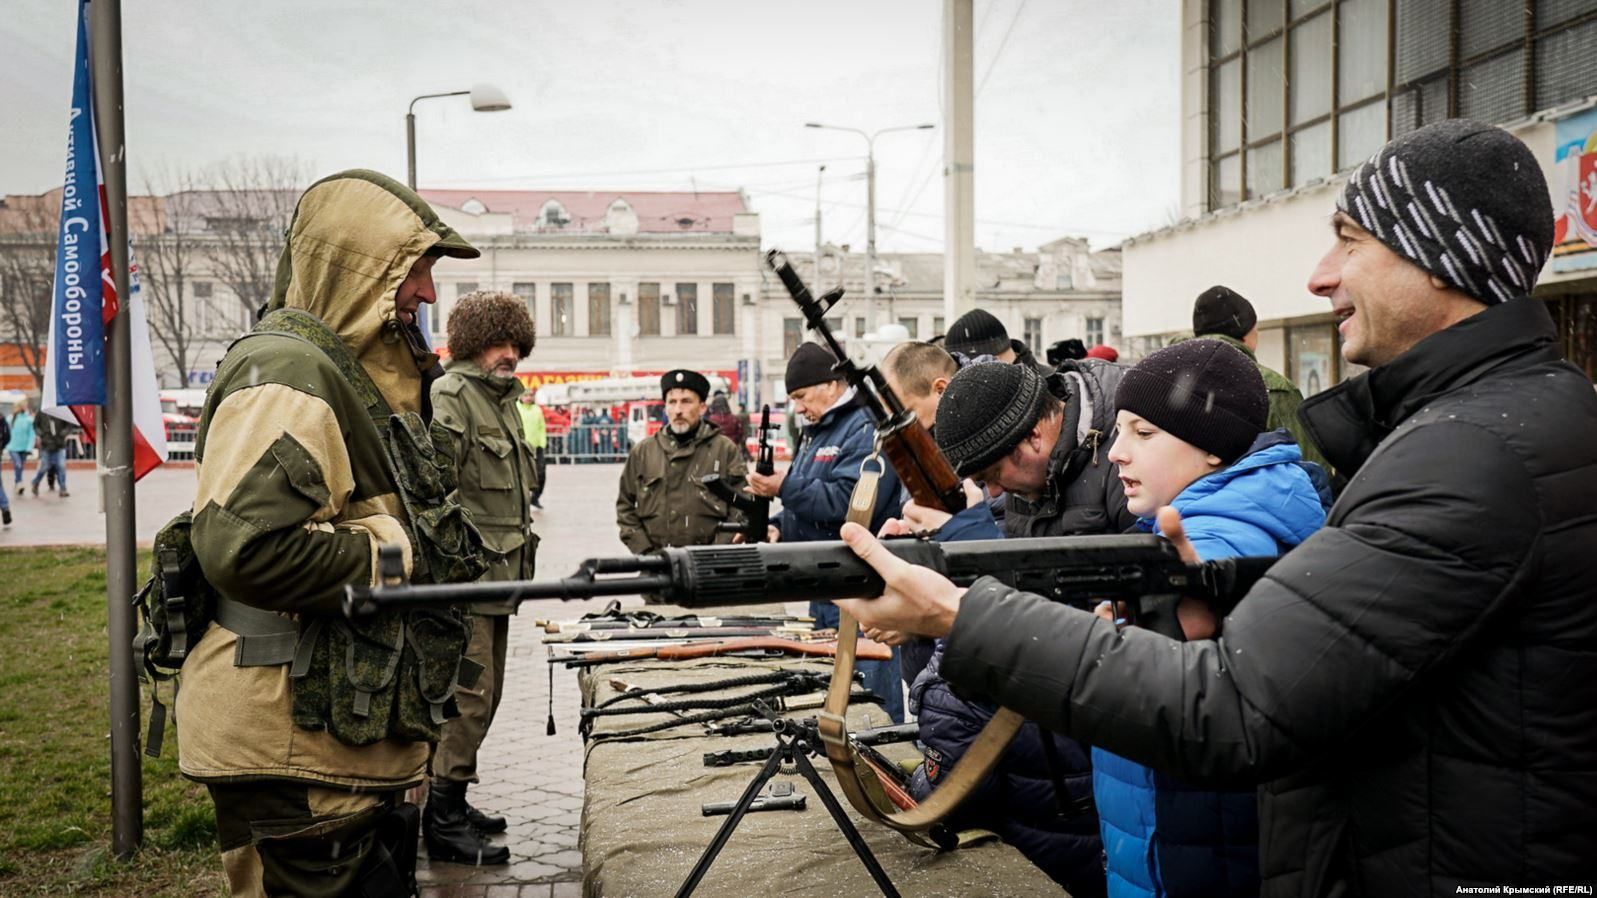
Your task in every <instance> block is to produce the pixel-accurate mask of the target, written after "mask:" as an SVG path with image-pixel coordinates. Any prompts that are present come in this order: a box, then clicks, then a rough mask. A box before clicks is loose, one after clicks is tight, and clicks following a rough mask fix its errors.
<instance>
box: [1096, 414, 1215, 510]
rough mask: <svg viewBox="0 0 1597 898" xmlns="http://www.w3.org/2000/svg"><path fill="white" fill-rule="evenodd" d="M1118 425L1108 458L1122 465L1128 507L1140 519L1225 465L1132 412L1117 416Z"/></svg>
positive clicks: (1122, 477) (1122, 478) (1121, 474)
mask: <svg viewBox="0 0 1597 898" xmlns="http://www.w3.org/2000/svg"><path fill="white" fill-rule="evenodd" d="M1115 425H1116V428H1115V429H1116V431H1117V432H1118V436H1116V437H1115V442H1114V445H1113V446H1111V447H1109V460H1110V461H1112V462H1114V463H1115V464H1117V465H1119V466H1120V484H1121V486H1122V487H1123V488H1124V489H1125V491H1126V508H1127V509H1129V510H1130V511H1131V513H1132V514H1134V515H1136V516H1137V517H1139V518H1151V517H1153V516H1154V514H1155V513H1156V512H1158V511H1159V509H1160V508H1163V507H1164V506H1166V505H1169V504H1170V503H1171V502H1172V501H1174V500H1175V498H1176V496H1179V495H1180V494H1181V491H1182V490H1184V489H1186V488H1187V487H1188V486H1190V485H1191V484H1192V482H1193V481H1195V480H1197V479H1198V478H1199V477H1202V476H1203V475H1205V474H1208V473H1210V472H1212V471H1216V470H1219V469H1220V468H1222V467H1224V465H1223V464H1222V463H1221V461H1220V459H1219V457H1218V456H1215V455H1210V454H1209V453H1207V452H1204V451H1203V450H1202V449H1199V448H1198V447H1197V446H1194V445H1192V444H1191V443H1189V442H1187V441H1186V440H1183V439H1181V438H1180V437H1177V436H1173V435H1171V434H1168V433H1166V432H1164V431H1163V430H1160V429H1159V428H1157V427H1155V426H1154V425H1152V424H1150V423H1148V422H1147V421H1146V420H1144V419H1142V418H1139V417H1137V416H1136V415H1134V414H1132V413H1131V412H1127V411H1122V412H1120V413H1119V414H1118V415H1116V416H1115Z"/></svg>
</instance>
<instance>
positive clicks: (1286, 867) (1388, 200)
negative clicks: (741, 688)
mask: <svg viewBox="0 0 1597 898" xmlns="http://www.w3.org/2000/svg"><path fill="white" fill-rule="evenodd" d="M1338 208H1339V211H1338V212H1337V214H1336V216H1335V217H1334V219H1333V225H1334V227H1335V230H1336V242H1335V243H1334V244H1333V246H1332V248H1331V250H1330V252H1328V253H1327V254H1326V256H1325V258H1324V259H1322V260H1321V262H1320V265H1319V266H1318V268H1316V269H1315V272H1314V274H1313V276H1312V278H1311V279H1310V282H1309V287H1310V289H1311V290H1313V291H1314V292H1315V293H1317V294H1319V295H1321V296H1324V297H1326V298H1327V299H1329V300H1330V301H1331V306H1332V310H1333V311H1334V312H1335V314H1336V315H1337V317H1338V318H1339V319H1340V320H1341V324H1340V325H1339V327H1340V330H1341V333H1342V336H1343V353H1344V355H1345V356H1346V357H1347V359H1348V360H1349V361H1352V362H1357V363H1360V364H1364V365H1369V366H1371V367H1372V369H1373V370H1371V371H1369V372H1368V373H1366V374H1363V375H1361V376H1359V377H1355V378H1353V379H1351V380H1349V381H1347V382H1346V383H1343V384H1341V385H1339V386H1337V387H1335V388H1333V389H1331V390H1327V391H1325V392H1323V393H1321V394H1319V395H1317V396H1315V397H1313V398H1312V399H1310V400H1308V401H1307V402H1305V403H1304V406H1303V410H1302V415H1301V417H1302V418H1303V420H1304V423H1305V424H1306V425H1307V426H1308V427H1309V429H1310V431H1311V433H1312V434H1313V436H1314V438H1315V440H1316V441H1317V442H1318V443H1319V445H1320V446H1321V448H1322V449H1323V450H1324V451H1325V454H1326V456H1327V457H1328V458H1329V459H1330V461H1331V463H1332V464H1334V465H1336V467H1337V468H1338V469H1339V470H1341V471H1344V472H1346V473H1348V474H1349V475H1351V476H1352V480H1351V482H1350V483H1349V484H1348V487H1347V490H1346V491H1345V492H1344V493H1343V495H1342V496H1341V498H1340V500H1339V501H1338V502H1337V505H1336V506H1335V508H1333V509H1332V512H1331V516H1330V519H1329V520H1328V521H1327V524H1326V527H1325V528H1324V529H1323V530H1321V531H1320V532H1318V533H1316V534H1315V535H1314V536H1311V537H1310V538H1309V539H1308V540H1306V541H1305V542H1304V543H1303V544H1302V545H1301V546H1299V547H1298V548H1297V549H1295V550H1294V551H1292V552H1291V553H1289V554H1287V555H1286V556H1284V557H1283V558H1282V559H1281V560H1280V561H1279V562H1278V563H1277V564H1276V565H1275V566H1274V567H1273V568H1271V570H1270V572H1269V574H1268V575H1266V577H1265V578H1264V579H1263V580H1262V581H1260V582H1259V583H1258V584H1257V585H1256V586H1255V587H1254V588H1253V590H1252V591H1251V592H1250V593H1249V594H1248V595H1247V597H1246V598H1244V599H1243V600H1242V602H1241V604H1239V605H1238V606H1237V607H1236V609H1235V610H1234V611H1233V612H1232V614H1231V615H1230V616H1229V617H1228V618H1226V620H1225V622H1224V627H1223V630H1222V633H1221V635H1220V637H1219V638H1218V639H1216V640H1212V641H1201V642H1192V643H1184V644H1182V643H1175V642H1172V641H1171V640H1169V639H1166V638H1164V637H1162V636H1159V635H1157V634H1154V633H1150V632H1147V631H1145V630H1139V629H1127V630H1125V631H1124V632H1117V631H1116V629H1115V626H1114V624H1113V623H1111V622H1109V621H1105V620H1101V619H1098V618H1096V617H1094V616H1093V615H1090V614H1087V613H1085V612H1082V611H1077V610H1074V609H1071V608H1068V607H1064V606H1061V605H1055V604H1051V603H1049V602H1046V601H1044V600H1043V599H1041V598H1039V597H1037V596H1034V595H1028V594H1024V593H1020V592H1017V591H1015V590H1012V589H1009V588H1007V587H1005V586H1003V585H1002V584H1000V583H998V582H997V581H995V580H991V579H987V580H981V581H978V582H977V583H976V584H975V585H974V586H972V587H971V589H970V590H969V600H968V601H962V599H963V598H965V596H964V594H963V593H964V591H962V590H960V589H958V588H956V587H954V586H953V585H952V584H950V583H948V581H946V580H943V579H942V578H941V577H940V576H938V575H937V574H935V573H933V572H931V571H929V570H925V569H922V568H914V567H909V566H907V565H904V564H902V563H901V562H900V563H896V564H895V563H894V562H895V561H896V559H892V558H890V557H886V553H884V552H882V551H880V550H879V546H878V545H877V544H876V543H875V542H874V540H873V539H872V538H871V537H870V536H869V534H867V533H864V532H863V531H862V530H860V529H859V528H846V529H845V532H844V534H843V536H844V538H845V539H847V540H849V541H850V543H851V544H852V545H854V547H855V549H856V551H858V552H860V553H861V554H862V556H864V557H866V558H867V559H868V560H870V561H871V562H872V563H873V564H874V565H876V566H877V568H878V570H880V571H882V573H883V574H884V577H885V578H886V580H887V582H888V587H889V589H888V594H887V595H886V596H885V597H884V599H883V600H880V601H876V602H871V601H858V600H854V601H846V602H841V603H839V604H842V605H844V606H845V607H847V608H848V609H849V610H850V611H852V612H853V613H854V614H855V615H856V616H857V617H859V618H860V619H861V620H862V621H865V622H866V623H867V625H870V626H882V627H889V628H893V629H899V630H908V631H913V632H920V633H926V634H929V635H944V634H946V635H947V636H948V644H947V647H946V657H945V661H944V665H943V674H944V676H946V677H947V678H948V679H949V681H950V682H952V683H953V684H954V685H955V686H956V687H959V688H960V689H962V690H964V691H966V692H967V693H968V694H973V695H981V696H985V697H989V698H992V699H994V700H996V701H998V702H1000V703H1002V704H1004V705H1007V706H1009V707H1011V708H1014V709H1015V710H1016V711H1018V712H1020V713H1021V714H1023V715H1025V716H1026V717H1028V718H1030V719H1032V720H1036V721H1038V722H1039V723H1041V724H1043V725H1044V726H1047V727H1050V728H1053V729H1056V730H1059V731H1060V732H1064V733H1067V734H1069V735H1071V736H1074V737H1076V738H1078V739H1081V740H1082V741H1085V742H1089V743H1091V744H1094V745H1098V746H1102V747H1103V748H1105V749H1108V750H1110V751H1113V752H1115V753H1117V754H1120V755H1123V756H1125V757H1129V758H1132V759H1135V760H1137V761H1141V762H1143V763H1146V764H1150V765H1153V766H1155V767H1157V768H1158V769H1160V770H1163V771H1166V772H1168V773H1172V774H1176V775H1178V776H1182V777H1186V778H1191V779H1228V778H1229V779H1231V780H1233V781H1234V780H1235V779H1237V778H1244V779H1252V780H1254V781H1257V782H1259V783H1260V784H1261V787H1260V791H1259V799H1260V818H1261V819H1260V831H1261V835H1262V840H1261V844H1260V855H1261V857H1260V868H1261V873H1262V875H1263V878H1264V885H1263V889H1262V894H1264V895H1267V896H1278V895H1279V896H1284V895H1300V896H1319V895H1378V896H1385V895H1453V894H1457V893H1458V892H1460V891H1461V890H1467V889H1469V888H1470V887H1494V886H1505V885H1510V884H1512V885H1521V886H1551V885H1559V884H1577V883H1579V884H1588V885H1589V884H1591V883H1592V881H1593V875H1594V874H1593V870H1594V869H1597V868H1594V864H1597V813H1594V811H1593V808H1597V603H1594V602H1593V599H1592V597H1593V595H1594V594H1597V593H1594V586H1593V584H1594V583H1597V551H1594V547H1597V511H1594V509H1597V397H1594V395H1593V393H1592V387H1591V383H1590V381H1588V380H1587V379H1586V378H1585V377H1584V376H1583V375H1582V374H1581V372H1580V371H1579V370H1577V369H1576V368H1575V367H1574V366H1572V365H1570V364H1568V363H1567V362H1565V361H1563V360H1562V358H1561V355H1560V352H1559V348H1558V340H1557V334H1556V332H1555V330H1554V327H1553V323H1552V321H1551V319H1550V317H1549V316H1548V314H1547V311H1546V309H1545V308H1544V307H1543V305H1542V303H1541V302H1540V301H1538V300H1536V299H1534V298H1532V297H1530V296H1529V292H1530V290H1531V288H1532V287H1533V286H1534V284H1535V279H1536V276H1537V273H1538V272H1539V271H1540V270H1541V268H1542V266H1543V264H1544V263H1545V262H1546V260H1547V257H1548V253H1549V252H1550V250H1551V246H1552V213H1551V209H1550V206H1549V203H1548V193H1547V185H1546V183H1545V181H1544V180H1543V177H1542V174H1541V169H1540V167H1539V165H1538V164H1537V161H1536V159H1535V157H1534V156H1533V155H1532V154H1531V153H1530V151H1529V150H1528V149H1527V148H1526V147H1525V146H1524V144H1522V143H1520V142H1519V141H1518V140H1517V139H1515V138H1514V137H1512V136H1511V135H1509V134H1508V133H1507V132H1504V131H1502V130H1499V129H1497V128H1492V127H1489V126H1484V125H1478V124H1475V123H1472V122H1466V121H1457V120H1454V121H1447V122H1442V123H1439V124H1436V125H1431V126H1428V127H1426V128H1422V129H1420V130H1418V131H1415V132H1412V133H1410V134H1408V135H1405V136H1403V137H1401V138H1398V139H1397V140H1394V141H1392V142H1391V143H1390V144H1388V145H1387V146H1386V147H1385V148H1383V149H1382V151H1381V152H1380V153H1379V154H1377V156H1376V157H1375V158H1374V159H1372V160H1371V161H1370V162H1368V163H1366V164H1365V165H1364V166H1363V167H1361V168H1360V169H1358V170H1357V171H1356V172H1354V174H1353V175H1352V177H1351V179H1350V180H1349V181H1348V184H1347V186H1346V188H1345V189H1344V191H1343V193H1342V195H1341V198H1340V200H1339V202H1338ZM1203 400H1204V397H1194V401H1203ZM1161 515H1162V517H1161V525H1162V527H1161V529H1163V530H1164V532H1166V533H1167V534H1171V535H1172V541H1173V542H1175V543H1176V545H1177V547H1178V548H1182V549H1185V550H1186V551H1188V552H1190V546H1187V545H1184V543H1185V540H1184V538H1182V537H1180V535H1179V534H1178V533H1175V532H1174V531H1173V530H1172V527H1176V528H1179V523H1180V522H1179V516H1177V515H1175V514H1174V512H1173V511H1172V510H1171V509H1164V510H1163V511H1162V512H1161ZM1189 557H1195V556H1189Z"/></svg>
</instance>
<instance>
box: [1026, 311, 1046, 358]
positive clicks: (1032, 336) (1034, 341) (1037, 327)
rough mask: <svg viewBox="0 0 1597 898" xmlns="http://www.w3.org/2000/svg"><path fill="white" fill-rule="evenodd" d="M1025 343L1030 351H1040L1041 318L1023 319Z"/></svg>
mask: <svg viewBox="0 0 1597 898" xmlns="http://www.w3.org/2000/svg"><path fill="white" fill-rule="evenodd" d="M1023 323H1024V325H1025V327H1024V332H1025V335H1026V337H1025V339H1026V345H1027V346H1029V347H1030V348H1031V351H1032V352H1042V319H1041V318H1027V319H1025V320H1024V322H1023Z"/></svg>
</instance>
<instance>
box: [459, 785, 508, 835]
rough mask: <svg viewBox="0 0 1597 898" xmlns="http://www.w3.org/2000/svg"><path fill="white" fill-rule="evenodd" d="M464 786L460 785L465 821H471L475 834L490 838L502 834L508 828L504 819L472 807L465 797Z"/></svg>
mask: <svg viewBox="0 0 1597 898" xmlns="http://www.w3.org/2000/svg"><path fill="white" fill-rule="evenodd" d="M466 786H467V784H466V783H461V784H460V794H461V801H462V802H464V803H465V805H466V819H467V820H469V821H471V825H472V826H475V827H476V828H477V832H480V833H482V834H483V835H488V836H491V835H493V834H494V833H502V832H504V831H505V830H507V829H509V828H510V824H509V823H507V822H506V821H505V818H503V817H500V816H499V815H497V814H494V815H489V814H484V813H483V812H482V811H479V810H477V809H476V808H474V807H472V806H471V802H470V801H467V800H466V797H465V794H466Z"/></svg>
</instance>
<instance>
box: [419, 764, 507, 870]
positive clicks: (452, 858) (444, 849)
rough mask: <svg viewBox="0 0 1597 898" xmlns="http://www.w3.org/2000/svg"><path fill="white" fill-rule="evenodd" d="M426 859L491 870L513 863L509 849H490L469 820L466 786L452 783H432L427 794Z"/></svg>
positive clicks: (423, 816)
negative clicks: (497, 866)
mask: <svg viewBox="0 0 1597 898" xmlns="http://www.w3.org/2000/svg"><path fill="white" fill-rule="evenodd" d="M421 831H422V835H423V837H424V838H425V841H426V842H427V856H428V857H430V858H432V859H433V860H435V861H448V862H450V863H455V864H471V865H473V866H477V867H492V866H496V865H498V864H506V863H509V862H510V849H509V848H506V847H505V846H503V845H490V844H489V843H488V841H487V840H486V839H484V838H483V835H482V833H480V832H478V831H477V829H476V828H475V827H473V826H472V825H471V821H470V820H468V819H466V784H465V783H457V782H452V781H450V780H438V779H435V780H433V781H432V788H430V789H429V790H428V792H427V811H426V813H425V814H423V815H422V819H421Z"/></svg>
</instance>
